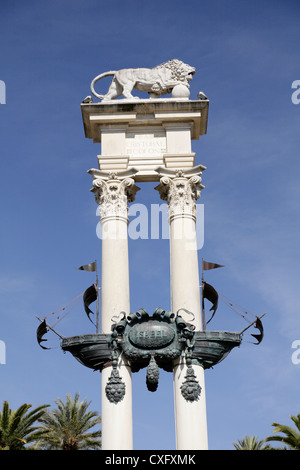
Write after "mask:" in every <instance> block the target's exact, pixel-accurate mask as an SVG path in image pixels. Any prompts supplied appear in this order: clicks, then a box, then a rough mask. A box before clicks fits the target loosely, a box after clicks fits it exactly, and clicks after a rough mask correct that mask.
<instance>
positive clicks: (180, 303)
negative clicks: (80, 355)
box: [156, 165, 208, 450]
mask: <svg viewBox="0 0 300 470" xmlns="http://www.w3.org/2000/svg"><path fill="white" fill-rule="evenodd" d="M204 169H205V167H203V166H202V165H199V166H198V167H194V168H193V169H189V170H186V171H182V170H174V171H172V170H169V171H167V170H166V169H163V168H160V169H158V172H159V174H160V177H161V178H160V184H159V186H157V188H156V189H157V190H158V191H159V193H160V196H161V198H162V199H163V200H165V201H167V202H168V210H169V223H170V268H171V309H172V311H173V312H174V313H176V312H177V311H178V310H179V309H182V308H184V309H186V310H188V311H189V312H192V313H193V315H194V317H192V316H190V315H185V313H184V311H181V312H180V315H181V316H182V317H184V319H185V320H186V321H188V322H189V323H192V324H193V325H194V326H195V330H196V331H200V330H202V318H201V303H200V279H199V267H198V250H197V240H196V200H197V199H198V198H199V197H200V192H201V189H202V188H203V186H202V185H201V177H200V175H201V173H202V171H203V170H204ZM193 369H194V372H195V375H196V378H197V380H198V383H199V385H200V387H201V393H200V397H199V399H198V400H195V401H193V402H190V401H187V400H185V398H184V397H183V395H182V393H181V388H180V387H181V385H182V382H183V381H184V380H185V377H186V374H187V365H186V363H185V359H184V358H182V359H180V360H178V361H177V362H175V363H174V400H175V426H176V448H177V450H189V449H193V450H206V449H207V448H208V440H207V420H206V398H205V382H204V370H203V368H202V366H200V365H198V364H193Z"/></svg>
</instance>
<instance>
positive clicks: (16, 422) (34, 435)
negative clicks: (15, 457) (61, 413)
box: [0, 401, 50, 450]
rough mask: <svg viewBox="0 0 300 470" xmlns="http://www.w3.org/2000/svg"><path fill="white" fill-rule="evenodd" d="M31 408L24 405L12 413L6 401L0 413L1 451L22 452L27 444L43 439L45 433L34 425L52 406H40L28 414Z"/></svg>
mask: <svg viewBox="0 0 300 470" xmlns="http://www.w3.org/2000/svg"><path fill="white" fill-rule="evenodd" d="M31 406H32V405H28V404H26V403H24V405H21V406H20V407H19V408H18V409H17V410H14V411H12V410H11V409H10V408H9V404H8V402H7V401H4V403H3V407H2V412H0V450H22V449H25V448H26V447H25V446H26V444H28V443H32V442H35V441H36V440H37V439H39V438H41V436H42V434H43V431H42V430H40V428H39V427H38V426H33V424H34V423H35V422H36V421H37V420H38V419H39V418H41V417H42V416H43V414H44V413H45V408H47V407H48V406H50V405H42V406H39V407H37V408H35V409H33V410H31V411H30V412H29V413H28V410H29V408H31ZM27 448H28V447H27Z"/></svg>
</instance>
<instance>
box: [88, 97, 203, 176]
mask: <svg viewBox="0 0 300 470" xmlns="http://www.w3.org/2000/svg"><path fill="white" fill-rule="evenodd" d="M81 110H82V117H83V122H84V129H85V135H86V137H88V138H90V139H93V141H94V142H96V143H97V142H99V143H100V142H101V154H100V155H98V161H99V169H100V170H103V171H119V170H120V171H124V170H128V169H130V168H135V169H136V170H137V173H136V175H135V180H136V181H158V180H159V177H158V174H157V172H156V171H155V170H156V168H157V167H159V166H162V167H165V168H192V167H194V165H195V153H194V152H192V149H191V140H192V139H199V136H200V135H202V134H205V133H206V127H207V115H208V101H190V100H188V99H186V100H175V99H172V98H171V99H168V100H163V99H158V100H135V101H128V100H126V101H124V100H119V102H118V100H115V101H112V102H109V103H107V102H104V103H95V104H82V105H81Z"/></svg>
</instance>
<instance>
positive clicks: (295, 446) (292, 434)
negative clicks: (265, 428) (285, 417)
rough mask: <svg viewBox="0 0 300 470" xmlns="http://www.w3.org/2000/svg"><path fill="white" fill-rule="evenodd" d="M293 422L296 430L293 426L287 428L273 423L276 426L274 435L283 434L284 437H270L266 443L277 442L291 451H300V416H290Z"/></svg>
mask: <svg viewBox="0 0 300 470" xmlns="http://www.w3.org/2000/svg"><path fill="white" fill-rule="evenodd" d="M290 418H291V420H292V421H293V423H294V424H295V426H296V429H295V428H293V427H291V426H285V425H284V424H279V423H272V426H274V431H273V432H274V433H278V432H281V433H283V434H284V435H283V436H279V435H277V436H269V437H267V438H266V441H277V442H282V443H283V444H285V445H287V446H288V449H290V450H300V414H298V415H297V416H290Z"/></svg>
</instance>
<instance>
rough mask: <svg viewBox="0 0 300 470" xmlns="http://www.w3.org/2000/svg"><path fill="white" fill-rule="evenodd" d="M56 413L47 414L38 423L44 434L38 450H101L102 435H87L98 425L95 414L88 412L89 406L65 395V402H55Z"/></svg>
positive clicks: (99, 432)
mask: <svg viewBox="0 0 300 470" xmlns="http://www.w3.org/2000/svg"><path fill="white" fill-rule="evenodd" d="M55 403H56V405H57V409H54V410H53V411H50V410H47V412H46V413H45V414H44V415H43V416H42V417H41V418H40V419H39V422H40V423H41V425H42V426H41V429H42V430H44V431H46V432H45V434H44V436H43V438H42V439H41V440H40V442H39V446H38V448H40V449H47V450H87V449H101V440H100V437H101V431H100V430H98V431H93V432H87V431H88V430H89V429H91V428H92V427H93V426H95V425H96V424H99V423H100V422H101V417H100V416H99V415H98V413H97V412H95V411H93V412H92V411H87V408H88V407H89V405H90V402H89V403H88V402H87V401H86V399H84V401H82V402H80V401H79V394H78V393H76V395H75V399H74V400H73V398H72V397H71V395H69V394H67V399H66V402H65V403H64V402H63V401H62V400H61V399H58V400H56V401H55Z"/></svg>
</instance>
